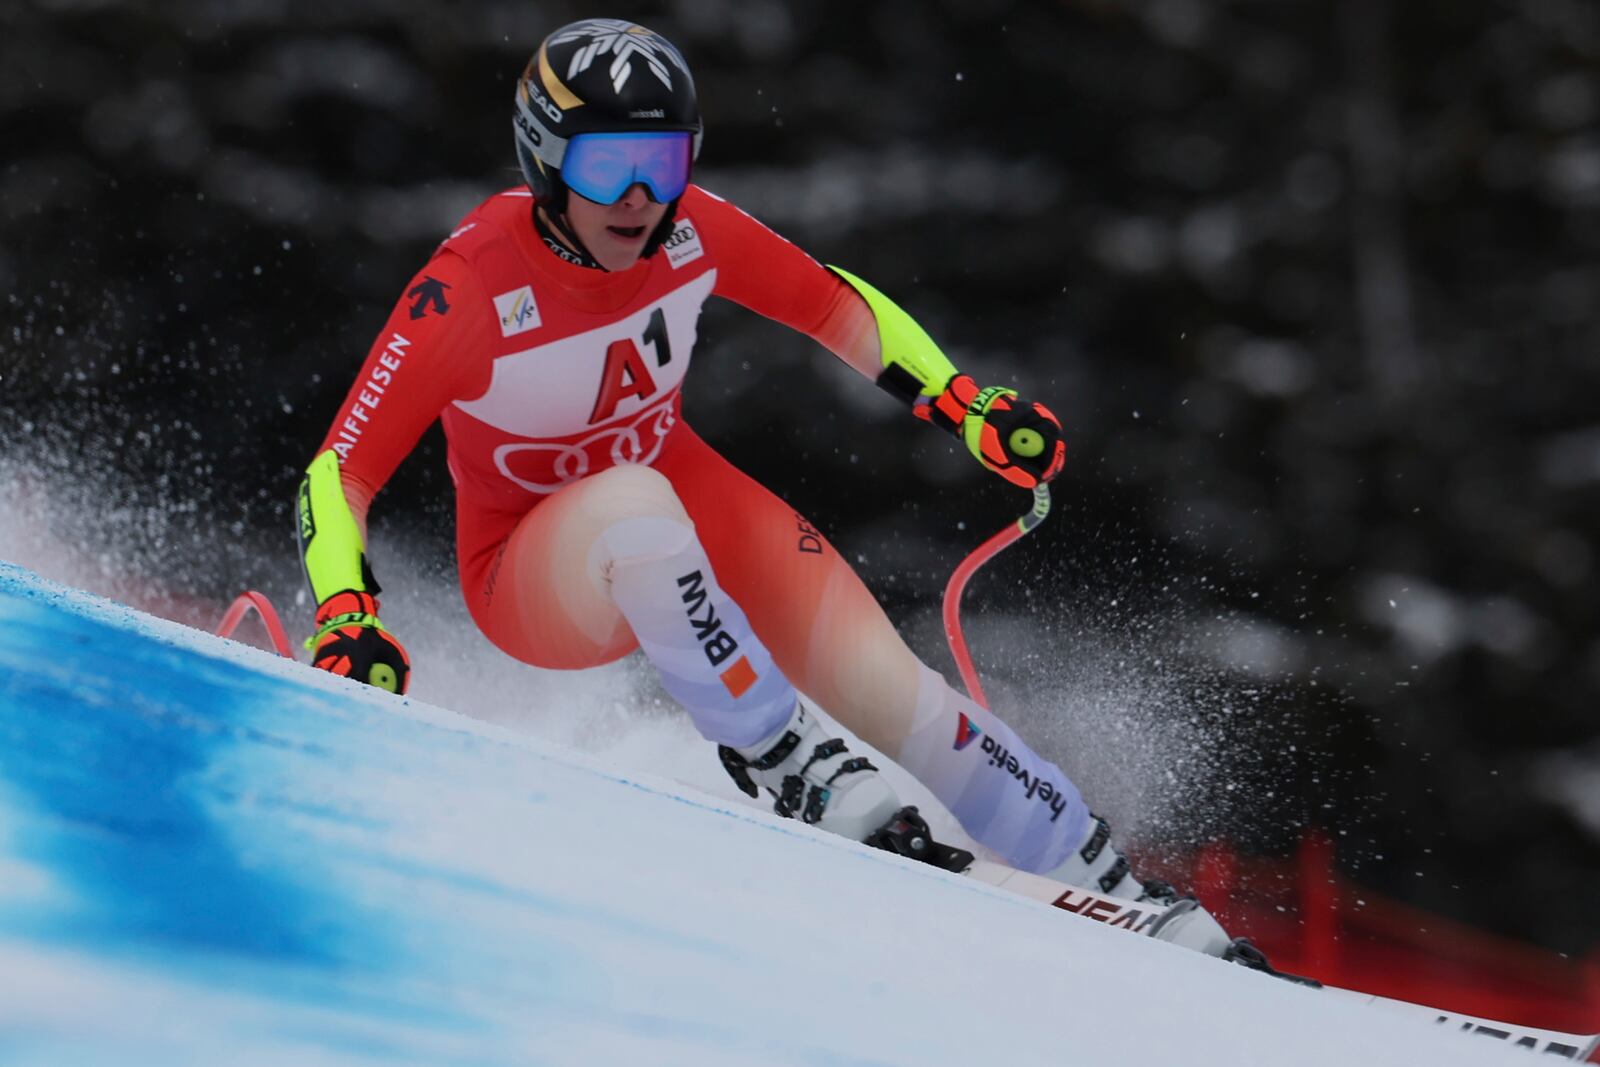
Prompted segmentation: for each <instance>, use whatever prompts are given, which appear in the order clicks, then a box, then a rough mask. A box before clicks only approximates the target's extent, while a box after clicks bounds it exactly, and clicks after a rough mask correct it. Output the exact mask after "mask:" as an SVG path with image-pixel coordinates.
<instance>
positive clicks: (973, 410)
mask: <svg viewBox="0 0 1600 1067" xmlns="http://www.w3.org/2000/svg"><path fill="white" fill-rule="evenodd" d="M913 410H914V411H915V412H916V414H917V415H918V416H920V417H921V418H924V419H927V420H928V421H929V422H932V423H934V424H936V425H939V426H943V427H945V428H946V429H948V430H950V431H951V432H953V433H955V434H956V436H958V437H960V438H961V439H962V441H964V442H966V446H967V449H968V451H970V452H971V453H972V454H973V455H974V456H975V457H977V460H978V462H979V463H982V464H983V465H984V466H985V467H987V468H989V469H990V470H992V471H994V472H995V473H996V474H998V475H1000V477H1002V478H1004V479H1005V480H1006V481H1008V482H1011V483H1013V484H1015V485H1020V486H1022V488H1024V489H1032V488H1033V487H1034V486H1036V485H1038V484H1039V483H1040V482H1048V481H1049V480H1050V479H1052V478H1054V477H1055V476H1056V475H1057V474H1060V473H1061V467H1062V465H1063V464H1064V463H1065V462H1066V459H1067V446H1066V443H1065V442H1064V441H1062V440H1061V421H1060V420H1059V419H1057V418H1056V417H1055V415H1054V413H1052V412H1051V410H1050V409H1049V408H1047V407H1045V406H1044V405H1043V404H1039V403H1035V402H1033V401H1030V400H1024V399H1022V397H1020V396H1018V395H1017V391H1016V390H1015V389H1007V388H1004V387H1003V386H998V385H991V386H989V387H988V388H987V389H979V388H978V384H977V383H976V382H974V381H973V380H972V379H971V378H970V377H969V376H967V375H965V374H957V375H956V376H955V377H953V378H951V379H950V381H949V383H948V384H946V385H945V387H944V391H943V392H941V393H940V394H939V395H938V396H935V397H929V398H926V401H925V402H923V403H918V404H917V405H916V406H915V408H914V409H913Z"/></svg>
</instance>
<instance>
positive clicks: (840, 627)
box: [659, 427, 918, 753]
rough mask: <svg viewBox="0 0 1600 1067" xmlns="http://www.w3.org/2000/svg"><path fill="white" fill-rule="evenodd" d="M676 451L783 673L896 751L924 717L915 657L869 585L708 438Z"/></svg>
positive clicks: (729, 579)
mask: <svg viewBox="0 0 1600 1067" xmlns="http://www.w3.org/2000/svg"><path fill="white" fill-rule="evenodd" d="M685 429H687V427H680V428H679V430H680V432H682V431H683V430H685ZM675 443H676V445H677V447H676V448H674V449H673V450H672V451H671V452H670V453H669V454H668V455H667V456H665V457H663V461H662V462H661V463H660V464H659V466H660V467H661V468H662V470H663V472H664V473H665V474H666V475H667V476H668V477H669V478H671V479H672V484H673V486H674V487H675V488H676V489H677V491H678V495H679V497H680V498H681V499H682V501H683V503H684V506H685V507H687V508H688V510H689V516H690V518H692V519H693V520H694V524H695V531H696V533H697V534H698V535H699V537H700V543H701V544H702V545H704V546H705V549H706V555H707V556H709V557H710V559H711V565H712V567H713V569H715V571H716V573H717V580H718V581H719V582H721V583H722V587H723V588H724V589H726V590H727V591H728V594H729V595H730V596H731V597H732V598H733V600H734V602H735V603H737V604H738V605H739V606H740V607H741V608H743V609H744V612H745V615H746V616H748V617H749V619H750V624H751V626H752V627H753V628H754V630H755V632H756V634H757V636H759V637H760V638H761V640H762V642H763V643H765V644H766V646H767V648H768V649H770V650H771V652H772V656H773V659H774V661H776V663H777V664H778V667H779V669H781V670H782V671H783V672H784V673H785V674H786V675H788V677H789V680H790V681H791V682H793V683H794V684H795V686H796V687H797V688H798V689H800V690H801V692H804V693H806V694H807V695H809V696H810V697H812V698H813V699H814V700H816V701H817V702H818V703H820V704H821V705H822V706H823V708H825V709H826V710H827V711H828V713H829V714H830V715H832V716H834V718H836V719H838V720H839V721H840V722H841V723H843V724H844V725H845V726H846V727H847V728H848V729H849V730H850V731H851V732H853V733H854V734H856V735H857V736H858V737H861V738H862V739H863V740H865V741H866V742H867V743H868V744H870V745H872V746H873V747H874V748H877V749H879V750H880V751H883V752H888V753H893V752H895V751H897V750H898V749H899V747H900V743H901V742H902V741H903V740H904V739H905V736H906V734H907V733H908V732H909V731H910V728H911V722H912V718H913V716H914V714H915V709H916V700H917V685H918V671H917V666H918V664H917V659H916V656H915V655H914V654H913V653H912V652H911V650H910V648H908V647H907V646H906V644H905V642H904V641H903V640H901V638H900V635H899V634H898V633H897V632H896V631H895V628H894V624H893V623H891V622H890V621H889V617H888V616H887V615H885V614H884V611H883V608H882V607H881V606H880V605H879V604H878V602H877V600H876V599H875V598H874V597H873V595H872V593H871V592H870V591H869V590H868V589H867V587H866V585H865V584H864V583H863V582H862V581H861V578H860V576H859V575H857V574H856V572H855V570H854V569H853V568H851V566H850V564H849V563H848V562H847V561H846V560H845V559H844V557H842V556H841V555H840V554H839V553H838V551H837V550H836V549H835V548H834V547H833V545H832V544H831V543H830V542H829V541H828V539H827V538H825V537H823V536H822V534H821V533H819V532H818V531H817V530H816V528H815V527H813V526H812V525H811V524H810V523H809V522H807V521H806V519H805V517H804V516H802V515H800V514H798V513H797V512H796V511H795V510H794V508H792V507H791V506H789V505H788V504H786V503H785V502H784V501H783V500H782V499H780V498H779V497H778V496H776V495H775V494H773V493H772V492H770V491H769V490H767V489H766V488H765V487H764V486H762V485H761V484H760V483H759V482H757V481H756V480H755V479H753V478H751V477H749V476H748V475H746V474H745V473H743V472H742V471H740V470H738V469H737V468H736V467H734V466H733V465H732V464H731V463H729V462H728V461H727V460H725V459H723V458H722V457H721V456H720V455H718V454H717V453H716V452H715V451H713V450H712V449H711V447H710V446H709V445H707V444H706V443H705V442H704V441H702V440H700V438H699V437H698V436H694V435H692V434H684V439H683V440H681V441H678V442H675Z"/></svg>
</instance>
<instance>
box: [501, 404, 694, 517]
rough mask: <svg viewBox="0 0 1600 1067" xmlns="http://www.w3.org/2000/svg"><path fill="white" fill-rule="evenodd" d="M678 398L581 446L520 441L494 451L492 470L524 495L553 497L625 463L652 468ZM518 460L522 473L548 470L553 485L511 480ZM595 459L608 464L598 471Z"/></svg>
mask: <svg viewBox="0 0 1600 1067" xmlns="http://www.w3.org/2000/svg"><path fill="white" fill-rule="evenodd" d="M676 397H677V390H676V389H674V390H673V391H672V392H671V393H669V394H667V396H666V398H665V399H663V400H662V401H661V402H660V403H659V404H656V405H654V406H653V407H648V408H646V409H645V410H643V411H641V412H639V414H638V415H637V416H636V417H635V418H634V420H633V421H632V422H630V423H628V424H626V425H623V426H607V427H605V428H604V429H600V430H596V431H595V432H594V433H592V434H590V435H589V436H587V437H585V438H583V439H582V440H580V441H576V442H572V443H559V442H534V441H523V442H518V443H516V444H508V445H501V446H500V447H499V448H497V449H495V450H494V465H495V468H496V469H497V470H498V471H499V472H500V473H501V474H503V475H504V476H505V477H506V478H507V479H508V480H510V481H512V482H515V483H516V484H517V485H520V486H521V487H522V488H524V489H526V490H527V491H528V492H530V493H540V494H543V493H553V492H555V491H556V490H558V489H560V488H562V487H564V486H567V485H571V484H572V483H573V482H575V481H577V480H579V479H580V478H585V477H588V476H589V475H590V474H592V473H594V472H595V471H596V470H604V469H605V468H606V467H613V466H617V465H620V464H623V463H645V464H649V463H653V462H655V458H656V457H657V456H659V455H660V454H661V446H662V445H663V444H664V443H665V442H666V440H667V434H668V433H669V432H670V431H671V430H672V427H673V426H675V425H676V424H677V422H678V419H677V416H675V415H674V414H673V413H672V403H673V401H674V400H675V399H676ZM602 450H604V451H602ZM518 457H520V461H519V462H518V463H517V466H519V467H522V468H523V469H524V473H526V468H527V467H528V466H534V465H548V466H547V469H548V470H549V472H550V475H551V476H552V477H553V479H554V480H553V481H535V480H533V479H532V478H528V477H523V476H519V475H517V474H513V473H512V471H511V465H512V461H513V459H514V458H518ZM599 457H605V459H606V460H609V462H602V463H600V464H599V465H598V466H597V465H596V462H595V461H596V459H597V458H599ZM530 460H532V463H530V462H529V461H530Z"/></svg>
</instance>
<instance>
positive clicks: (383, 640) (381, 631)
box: [306, 589, 411, 693]
mask: <svg viewBox="0 0 1600 1067" xmlns="http://www.w3.org/2000/svg"><path fill="white" fill-rule="evenodd" d="M306 647H307V648H309V649H311V665H312V666H313V667H318V668H321V669H322V670H325V671H329V672H331V673H333V674H340V675H343V676H344V677H346V678H354V679H355V680H356V681H358V682H365V683H366V684H368V685H371V686H376V687H377V688H379V689H387V690H388V691H389V692H391V693H404V692H405V691H406V683H407V682H408V681H409V680H410V677H411V660H410V658H409V657H408V656H407V655H406V650H405V649H404V648H403V647H402V646H401V644H400V642H399V641H398V640H396V639H395V636H394V634H392V633H390V632H389V631H388V629H387V628H385V627H384V625H383V623H381V622H379V621H378V600H377V598H376V597H374V596H373V595H372V594H371V593H362V592H358V591H357V590H354V589H346V590H344V591H342V592H338V593H335V594H333V595H332V596H330V597H329V598H328V599H327V600H324V601H323V602H322V605H321V606H320V607H318V608H317V632H316V633H314V634H312V635H311V636H310V637H308V638H307V639H306Z"/></svg>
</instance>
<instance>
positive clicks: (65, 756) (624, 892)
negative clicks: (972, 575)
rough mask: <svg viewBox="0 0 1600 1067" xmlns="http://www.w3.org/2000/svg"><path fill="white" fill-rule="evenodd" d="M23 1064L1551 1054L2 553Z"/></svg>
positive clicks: (2, 920) (1226, 1063) (16, 1030)
mask: <svg viewBox="0 0 1600 1067" xmlns="http://www.w3.org/2000/svg"><path fill="white" fill-rule="evenodd" d="M0 1062H6V1063H12V1062H17V1063H29V1064H34V1063H37V1064H73V1065H80V1064H100V1063H104V1064H112V1063H114V1064H140V1063H160V1064H187V1063H207V1064H211V1063H229V1064H284V1063H295V1064H367V1063H385V1064H538V1063H562V1064H603V1063H623V1062H626V1063H637V1064H717V1063H740V1064H746V1063H758V1064H780V1063H781V1064H788V1063H851V1064H868V1063H906V1064H937V1063H954V1064H972V1063H979V1062H982V1063H1019V1064H1021V1063H1041V1064H1045V1063H1058V1064H1108V1065H1109V1064H1126V1063H1155V1064H1183V1065H1186V1067H1206V1065H1216V1067H1237V1065H1238V1064H1240V1063H1242V1062H1243V1063H1252V1064H1297V1065H1303V1064H1340V1065H1345V1064H1359V1065H1361V1067H1377V1065H1380V1064H1387V1063H1405V1064H1410V1063H1417V1062H1424V1063H1440V1062H1450V1063H1453V1064H1470V1063H1477V1062H1502V1063H1525V1062H1527V1059H1526V1055H1525V1054H1522V1053H1518V1052H1517V1051H1515V1050H1511V1049H1506V1048H1503V1047H1501V1046H1499V1045H1497V1044H1495V1043H1493V1042H1489V1041H1485V1040H1483V1039H1480V1038H1472V1037H1466V1036H1461V1035H1458V1034H1454V1033H1449V1032H1444V1031H1441V1030H1436V1029H1434V1028H1433V1027H1432V1026H1430V1025H1429V1024H1427V1023H1423V1022H1417V1021H1414V1020H1411V1019H1407V1018H1399V1017H1391V1016H1390V1015H1388V1014H1386V1013H1384V1012H1381V1011H1378V1010H1374V1009H1371V1008H1367V1007H1364V1006H1361V1005H1355V1004H1350V1003H1346V1002H1343V1001H1336V1000H1334V999H1333V998H1331V997H1323V996H1321V995H1319V994H1318V993H1317V992H1315V991H1311V990H1306V989H1302V988H1298V987H1295V986H1292V985H1290V984H1288V983H1284V982H1280V981H1277V980H1274V979H1272V978H1268V977H1265V976H1262V975H1259V974H1254V973H1251V972H1247V971H1245V970H1243V969H1240V968H1236V967H1232V966H1229V965H1225V964H1222V963H1219V962H1216V961H1213V960H1209V959H1205V958H1202V957H1199V956H1196V955H1194V954H1191V953H1188V952H1185V951H1183V950H1181V949H1175V948H1172V947H1170V946H1167V945H1163V944H1158V943H1155V942H1152V941H1148V940H1146V939H1143V938H1138V937H1135V936H1132V935H1129V934H1126V933H1123V932H1120V931H1114V930H1110V929H1107V928H1104V927H1102V926H1100V925H1098V924H1095V923H1091V922H1087V921H1084V920H1080V919H1076V918H1074V917H1072V916H1068V915H1066V914H1064V913H1062V912H1059V911H1055V910H1052V909H1049V908H1046V907H1044V906H1042V905H1038V904H1034V903H1031V902H1027V901H1024V900H1021V899H1018V898H1014V897H1011V896H1008V895H1006V894H1005V893H1003V892H1002V891H1000V890H995V889H990V888H988V887H985V886H980V885H977V884H974V883H972V882H969V881H966V880H964V879H962V878H960V877H958V876H956V875H950V874H946V873H943V872H939V871H935V870H932V869H931V868H927V867H920V866H918V865H915V864H912V863H910V862H907V861H903V860H900V859H898V858H896V857H892V856H889V855H887V854H884V853H880V852H874V851H872V850H869V849H866V848H864V847H861V846H858V845H856V844H854V843H851V842H846V841H842V840H839V839H836V838H830V837H827V836H824V835H822V834H819V833H816V832H813V831H811V830H810V829H809V828H806V827H803V826H798V825H796V824H794V823H791V822H784V821H782V820H779V819H777V818H776V817H774V816H770V815H768V814H766V813H765V812H763V811H760V810H758V809H754V808H750V807H743V806H740V805H739V804H737V803H731V802H729V801H727V800H725V799H717V798H713V797H711V796H708V795H704V794H699V793H696V792H695V791H693V790H692V789H689V788H686V787H684V786H683V785H681V784H678V783H674V782H671V781H668V780H665V779H663V780H645V779H642V778H638V777H634V776H621V775H618V774H616V773H612V772H610V771H608V770H607V769H606V768H605V767H604V766H600V765H598V764H597V763H596V762H595V761H594V760H592V759H590V758H588V757H585V756H581V755H578V754H576V753H574V752H571V751H568V750H565V749H560V748H556V747H553V746H549V745H547V744H545V743H541V742H539V741H536V740H534V739H531V738H529V737H527V736H526V735H523V734H518V733H513V732H510V731H507V730H504V729H501V728H498V727H495V726H492V725H488V724H485V723H484V722H481V721H479V720H476V719H469V718H466V717H464V716H461V715H458V714H455V713H452V712H449V711H444V710H440V709H437V708H433V707H430V706H427V705H424V704H422V703H419V702H417V701H412V700H407V699H404V698H399V697H393V696H390V695H388V694H383V693H379V692H376V691H372V690H369V689H366V688H364V687H361V686H358V685H355V684H351V683H347V682H345V681H343V680H341V679H337V678H333V677H330V676H328V675H325V674H322V673H320V672H315V671H312V670H310V669H309V668H306V667H304V666H301V665H298V664H295V663H291V662H289V661H287V660H281V659H277V658H274V657H272V656H270V655H268V654H266V653H264V652H260V651H258V650H256V649H253V648H249V647H247V646H244V645H239V644H235V643H232V642H227V641H222V640H219V639H216V638H213V637H211V636H209V635H207V634H203V633H199V632H197V631H193V630H188V629H185V628H183V627H180V626H177V625H175V624H171V623H167V622H163V621H160V620H157V619H153V618H150V617H148V616H144V615H140V614H138V613H136V612H133V611H131V610H129V609H126V608H121V607H118V606H117V605H114V604H112V603H109V602H107V601H103V600H98V599H96V598H93V597H89V596H87V595H85V594H80V593H75V592H72V591H70V590H67V589H64V588H62V587H60V586H56V585H53V584H51V583H48V582H45V581H43V580H41V579H39V578H37V577H35V576H33V575H32V574H30V573H29V572H27V571H24V570H22V569H20V568H17V567H14V566H11V565H9V564H0Z"/></svg>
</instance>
